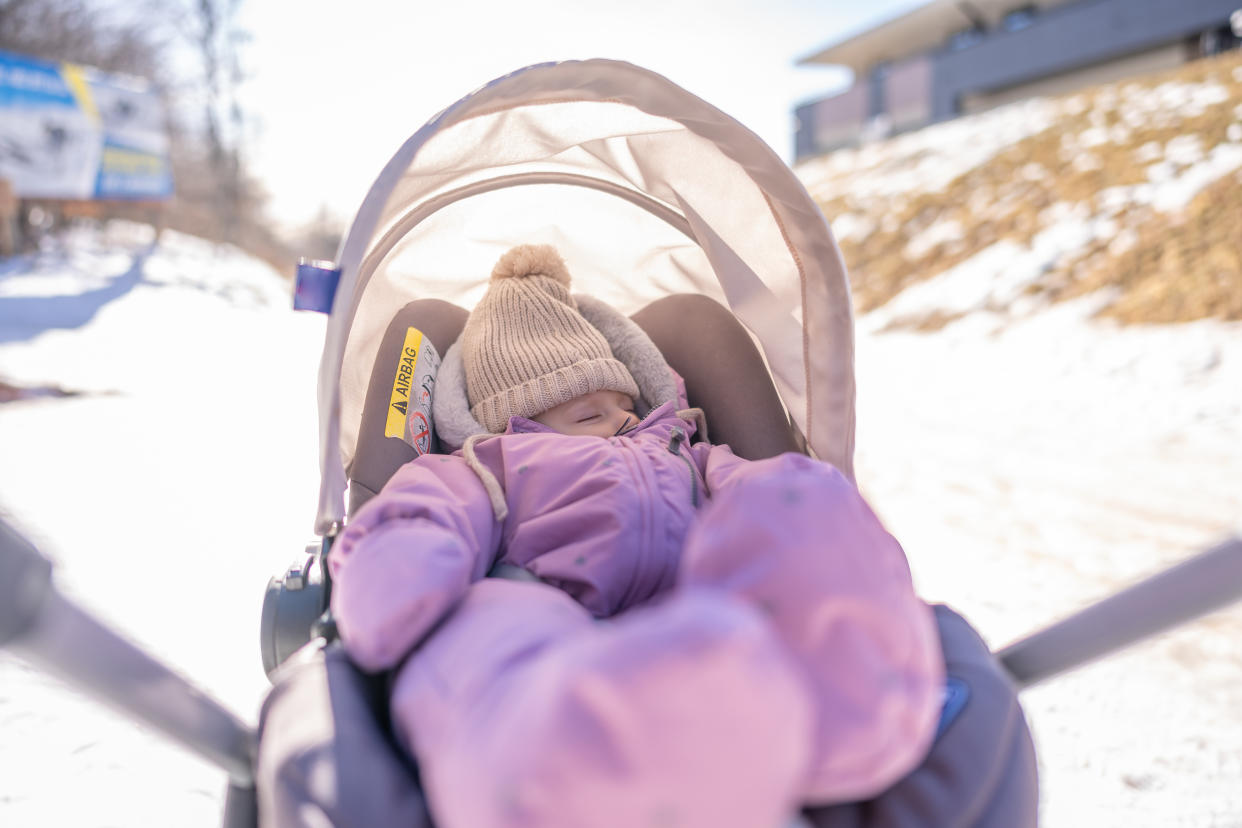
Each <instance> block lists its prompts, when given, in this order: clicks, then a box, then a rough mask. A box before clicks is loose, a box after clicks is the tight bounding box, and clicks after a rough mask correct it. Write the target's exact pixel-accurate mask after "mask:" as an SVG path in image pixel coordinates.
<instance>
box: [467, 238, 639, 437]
mask: <svg viewBox="0 0 1242 828" xmlns="http://www.w3.org/2000/svg"><path fill="white" fill-rule="evenodd" d="M528 277H543V278H528ZM569 281H570V279H569V268H568V267H566V265H565V261H564V260H563V259H562V258H561V256H560V254H559V253H557V252H556V248H554V247H552V246H551V245H547V244H524V245H520V246H518V247H515V248H513V249H512V250H510V251H508V252H507V253H505V254H504V255H503V256H501V257H500V261H499V262H497V263H496V267H495V268H494V269H493V270H492V280H491V283H490V284H489V285H488V286H487V293H485V294H484V295H483V298H482V299H481V300H479V304H478V305H477V306H476V307H475V309H474V310H473V311H472V312H471V314H470V318H469V319H467V320H466V325H465V327H464V328H463V329H462V332H461V349H462V367H463V369H464V371H465V374H466V396H467V399H468V400H469V403H470V414H471V416H473V417H474V418H475V419H476V420H478V422H479V423H480V424H481V425H482V426H483V427H484V428H486V429H487V430H488V431H490V432H492V433H493V434H498V433H500V432H502V431H504V430H505V426H506V425H507V424H508V422H509V418H510V417H534V416H537V415H539V414H542V413H543V412H545V411H547V410H548V409H550V408H553V407H555V406H557V405H560V404H561V403H563V402H568V401H569V400H571V399H573V398H575V397H580V396H582V395H583V394H589V393H591V392H593V391H600V390H605V389H607V390H612V391H618V392H620V393H622V394H626V395H628V396H630V397H632V398H634V399H637V398H638V395H639V392H638V385H637V384H636V383H635V382H634V377H633V376H632V375H631V374H630V372H629V369H628V368H626V366H625V364H624V363H622V362H620V361H619V360H618V359H617V358H616V357H615V356H614V355H613V353H612V349H611V347H609V345H608V340H607V338H605V336H604V335H603V334H602V333H600V331H599V330H598V329H597V328H595V327H594V326H593V325H592V324H591V323H590V322H588V321H587V320H586V319H585V318H584V317H583V316H582V314H581V313H580V312H579V311H578V303H577V302H576V301H575V300H574V298H573V296H572V295H571V294H570V292H569Z"/></svg>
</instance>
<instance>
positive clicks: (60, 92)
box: [0, 51, 173, 201]
mask: <svg viewBox="0 0 1242 828" xmlns="http://www.w3.org/2000/svg"><path fill="white" fill-rule="evenodd" d="M0 178H6V179H8V180H9V182H10V183H11V184H12V185H13V190H14V192H16V194H17V195H18V196H19V197H21V198H50V199H75V200H89V199H100V200H112V199H124V200H140V201H152V200H162V199H166V198H168V197H170V196H171V195H172V192H173V183H172V168H171V164H170V162H169V155H168V132H167V129H166V128H165V120H164V107H163V102H162V101H161V100H160V98H159V96H158V95H157V94H156V93H155V91H154V90H152V89H151V88H150V85H149V84H146V83H145V82H143V81H140V80H136V79H133V78H128V77H121V76H118V75H107V74H104V73H103V72H99V71H97V70H95V69H91V68H89V67H85V66H77V65H75V64H72V63H52V62H50V61H45V60H38V59H36V58H30V57H25V56H22V55H16V54H13V53H11V52H3V51H0Z"/></svg>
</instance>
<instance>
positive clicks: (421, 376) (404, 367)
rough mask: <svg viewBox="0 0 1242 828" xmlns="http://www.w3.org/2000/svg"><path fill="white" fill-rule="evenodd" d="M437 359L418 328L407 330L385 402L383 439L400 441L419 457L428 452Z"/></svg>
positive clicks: (432, 346) (438, 361)
mask: <svg viewBox="0 0 1242 828" xmlns="http://www.w3.org/2000/svg"><path fill="white" fill-rule="evenodd" d="M439 368H440V355H439V354H437V353H436V349H435V346H434V345H432V344H431V341H430V340H428V339H425V338H424V337H423V332H422V331H420V330H419V329H418V328H408V329H406V332H405V343H404V344H403V346H402V349H401V357H400V359H398V360H397V375H396V376H395V377H394V378H393V381H392V395H391V397H390V398H389V401H388V421H387V423H385V425H384V436H385V437H400V438H401V439H402V440H404V441H405V442H407V443H409V444H410V446H412V447H413V448H414V450H415V451H416V452H418V453H419V454H426V453H427V452H429V451H431V441H432V434H433V432H432V426H431V393H432V390H433V389H434V388H435V384H436V371H437V370H439Z"/></svg>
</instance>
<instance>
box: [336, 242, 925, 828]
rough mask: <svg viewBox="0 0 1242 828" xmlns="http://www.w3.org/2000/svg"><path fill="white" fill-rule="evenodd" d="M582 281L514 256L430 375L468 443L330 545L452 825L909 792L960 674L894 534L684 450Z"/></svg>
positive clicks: (754, 819)
mask: <svg viewBox="0 0 1242 828" xmlns="http://www.w3.org/2000/svg"><path fill="white" fill-rule="evenodd" d="M569 284H570V277H569V273H568V271H567V269H566V267H565V264H564V262H563V261H562V260H561V258H560V257H559V256H558V255H557V253H556V251H555V250H554V249H553V248H551V247H548V246H529V245H527V246H522V247H518V248H514V249H513V250H511V251H509V252H508V253H506V254H505V255H504V256H503V257H502V258H501V260H500V261H499V263H498V264H497V265H496V269H495V270H494V272H493V274H492V281H491V283H490V284H489V287H488V292H487V294H486V295H485V296H484V298H483V299H482V301H481V302H480V303H479V305H478V307H477V308H476V309H475V310H474V311H473V312H472V313H471V315H470V318H469V320H468V321H467V323H466V326H465V329H464V330H463V332H462V336H461V338H460V339H459V341H458V342H457V343H456V344H455V345H454V346H453V348H451V349H450V350H449V352H448V353H447V354H446V355H445V360H444V366H443V367H442V368H441V375H440V378H439V380H438V382H437V388H436V394H437V398H436V401H435V403H434V404H435V414H436V419H437V425H438V426H440V427H442V428H443V429H446V430H447V432H448V433H450V434H453V433H455V434H459V435H469V436H468V438H466V439H464V440H462V441H461V442H462V443H463V445H462V448H461V450H459V451H458V452H456V453H454V454H453V455H451V456H438V455H424V456H422V457H419V458H417V459H416V460H414V461H413V462H411V463H409V464H407V465H405V466H403V467H402V468H401V469H399V470H398V471H397V473H396V474H395V475H394V476H393V478H392V480H391V481H390V482H389V484H388V485H387V486H386V487H385V488H384V490H383V491H382V492H380V494H378V495H377V496H376V497H374V498H373V499H372V500H371V501H370V502H368V503H367V504H366V505H365V506H364V507H363V508H362V509H360V510H359V511H358V513H357V515H356V517H355V518H354V520H353V521H352V522H351V523H350V524H349V525H348V526H347V527H346V529H345V531H344V532H343V533H342V535H341V537H340V538H339V539H338V541H337V543H336V544H335V546H334V547H333V549H332V552H331V554H330V556H329V563H330V566H331V571H332V575H333V579H334V587H333V592H332V609H333V612H334V614H335V616H336V619H337V624H338V628H339V630H340V634H341V639H342V641H343V643H344V645H345V648H346V651H347V652H348V653H349V655H350V657H351V658H352V659H353V660H354V661H355V662H356V663H357V664H358V665H359V666H361V667H362V668H363V669H366V670H370V671H378V670H389V669H391V670H393V671H394V676H393V681H392V684H391V709H392V718H393V723H394V726H395V731H396V733H397V738H398V740H399V741H400V742H401V743H402V746H403V747H404V748H405V749H406V750H408V751H409V752H410V754H411V755H412V756H413V757H414V758H415V759H416V761H417V763H418V767H419V772H420V778H421V781H422V784H423V787H424V789H425V793H426V795H427V799H428V803H429V807H430V809H431V811H432V814H433V815H434V817H435V820H436V824H437V826H439V828H467V827H468V828H481V827H483V826H518V825H522V826H540V827H541V828H543V827H545V826H566V828H570V826H572V827H573V828H581V827H582V826H591V825H616V826H638V825H670V826H671V825H677V826H687V827H689V828H694V827H695V826H702V828H709V826H710V828H721V826H733V825H737V826H765V825H766V826H776V825H779V824H781V823H782V822H784V821H785V820H787V819H788V817H789V815H790V814H791V813H793V812H794V811H796V810H797V809H798V808H799V807H800V806H802V805H806V804H821V803H828V802H836V801H849V800H859V799H865V798H868V797H870V796H873V795H875V794H877V793H879V792H880V791H882V790H884V789H885V788H887V787H889V786H890V785H891V784H893V783H894V782H895V781H896V780H898V779H899V778H901V777H902V776H903V775H905V774H906V773H907V772H909V771H910V770H912V769H913V768H914V767H915V766H916V765H917V764H918V763H919V761H920V760H921V759H922V757H923V756H924V755H925V754H926V751H927V749H928V747H929V745H930V742H931V739H932V736H933V733H934V730H935V725H936V721H937V716H938V713H939V700H940V691H941V688H942V686H943V662H942V656H941V653H940V648H939V643H938V639H937V635H936V631H935V626H934V621H933V619H932V614H931V612H930V610H929V608H928V607H927V606H926V605H925V604H924V603H923V602H922V601H920V600H919V599H918V598H917V596H916V595H915V593H914V590H913V587H912V584H911V580H910V573H909V569H908V566H907V564H906V560H905V556H904V554H903V552H902V550H901V548H900V546H899V545H898V544H897V542H896V541H895V540H894V539H893V538H892V537H891V536H890V535H889V534H888V533H887V532H885V530H884V529H883V527H882V526H881V525H880V523H879V521H878V520H877V519H876V518H875V516H874V514H873V513H872V512H871V510H870V509H869V508H868V507H867V505H866V503H865V502H864V501H863V500H862V498H861V497H860V496H859V494H858V492H857V490H856V489H855V488H854V487H853V485H852V484H851V483H850V482H849V481H848V480H847V479H846V478H845V477H844V476H843V475H841V473H840V472H838V471H837V470H836V469H834V468H832V467H831V466H829V465H827V464H825V463H821V462H818V461H815V460H812V459H811V458H809V457H806V456H804V455H800V454H786V455H782V456H779V457H775V458H771V459H768V460H759V461H753V462H752V461H745V460H742V459H741V458H738V457H736V456H734V455H733V454H732V452H730V451H729V449H728V448H727V447H725V446H712V445H710V444H708V443H707V442H704V441H700V442H696V443H693V444H692V443H691V438H692V437H693V436H694V435H695V434H696V433H699V432H700V431H701V427H702V417H701V413H699V412H697V410H696V409H686V408H685V400H684V392H682V391H681V390H680V387H679V384H678V382H677V381H676V379H675V377H674V375H672V373H671V372H670V371H669V369H668V367H667V364H665V363H664V362H663V360H662V358H660V356H659V354H658V351H656V350H655V347H654V345H652V344H651V342H650V340H648V339H646V337H645V335H644V334H642V332H641V330H640V329H638V328H637V326H635V325H633V324H632V323H629V321H628V320H625V319H624V318H623V317H620V315H619V314H616V313H615V311H614V312H612V315H611V316H604V317H601V316H600V311H599V304H600V303H597V302H594V301H589V297H578V298H575V297H573V296H571V295H570V292H569ZM588 312H589V313H588ZM588 315H589V316H590V317H591V318H590V319H588ZM459 377H460V380H459ZM463 386H464V387H463ZM458 403H460V404H458ZM453 421H455V422H453ZM496 564H505V565H508V567H509V568H516V569H519V570H520V571H522V573H523V574H524V575H526V577H525V578H524V579H518V580H512V579H504V580H502V579H496V578H486V579H485V575H486V574H487V573H488V572H489V571H491V570H492V568H493V567H494V566H495V565H496Z"/></svg>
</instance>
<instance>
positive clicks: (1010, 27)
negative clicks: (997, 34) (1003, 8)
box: [1001, 5, 1035, 32]
mask: <svg viewBox="0 0 1242 828" xmlns="http://www.w3.org/2000/svg"><path fill="white" fill-rule="evenodd" d="M1034 22H1035V6H1033V5H1028V6H1022V7H1021V8H1018V9H1014V10H1013V11H1011V12H1009V14H1007V15H1005V16H1004V17H1002V18H1001V28H1002V29H1004V30H1005V31H1007V32H1016V31H1018V30H1019V29H1025V28H1026V27H1027V26H1029V25H1031V24H1032V23H1034Z"/></svg>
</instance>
